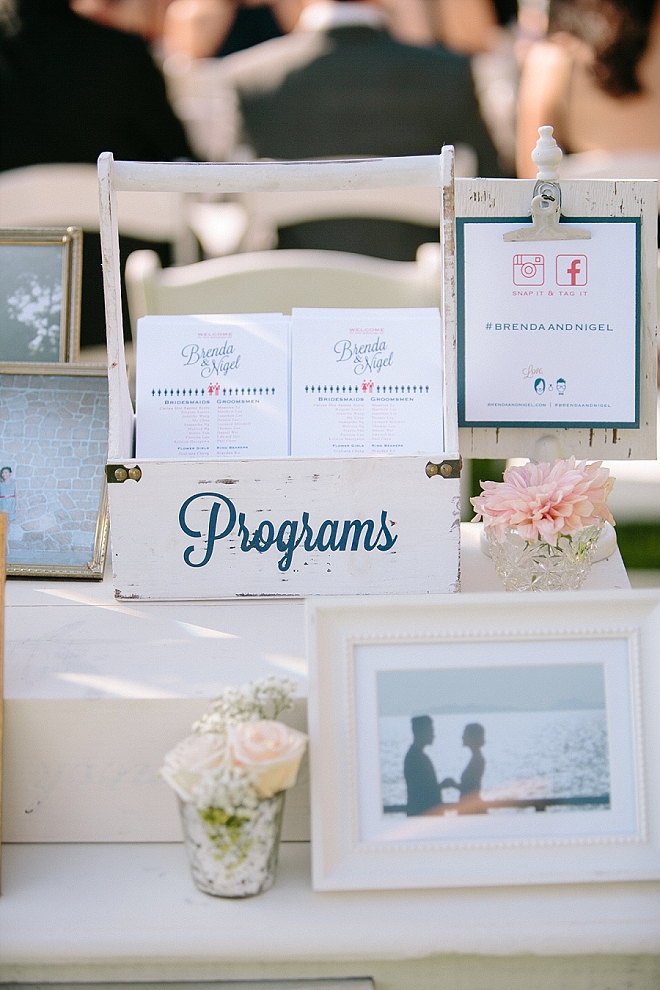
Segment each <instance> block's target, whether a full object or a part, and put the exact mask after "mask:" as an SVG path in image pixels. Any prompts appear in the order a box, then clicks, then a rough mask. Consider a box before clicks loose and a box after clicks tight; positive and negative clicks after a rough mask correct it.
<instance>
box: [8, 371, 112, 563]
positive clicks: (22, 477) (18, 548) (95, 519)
mask: <svg viewBox="0 0 660 990" xmlns="http://www.w3.org/2000/svg"><path fill="white" fill-rule="evenodd" d="M107 446H108V378H107V370H106V368H105V367H104V366H101V365H85V364H7V363H3V364H0V511H4V512H5V513H6V514H7V574H9V575H19V576H22V577H88V578H99V579H100V578H101V577H102V576H103V566H104V562H105V553H106V545H107V535H108V518H107V491H106V480H105V462H106V453H107Z"/></svg>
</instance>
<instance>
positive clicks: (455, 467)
mask: <svg viewBox="0 0 660 990" xmlns="http://www.w3.org/2000/svg"><path fill="white" fill-rule="evenodd" d="M462 467H463V460H462V458H461V457H459V458H458V460H456V461H441V463H440V464H434V463H433V461H429V462H428V464H427V465H426V474H427V476H428V477H429V478H435V477H436V475H440V477H441V478H460V476H461V468H462Z"/></svg>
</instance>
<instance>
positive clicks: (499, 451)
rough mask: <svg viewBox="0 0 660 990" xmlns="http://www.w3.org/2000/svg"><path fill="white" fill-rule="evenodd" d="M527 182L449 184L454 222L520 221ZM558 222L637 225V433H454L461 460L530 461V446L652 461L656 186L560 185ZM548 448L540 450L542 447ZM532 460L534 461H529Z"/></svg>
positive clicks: (561, 453) (528, 194)
mask: <svg viewBox="0 0 660 990" xmlns="http://www.w3.org/2000/svg"><path fill="white" fill-rule="evenodd" d="M534 184H535V180H534V179H529V180H527V179H525V180H522V179H456V186H455V188H456V216H459V217H524V216H529V214H530V204H531V201H532V193H533V190H534ZM561 191H562V208H561V212H562V215H563V216H564V217H567V218H570V217H620V216H630V217H632V216H641V217H642V252H641V254H642V256H641V281H642V297H641V330H640V428H639V429H638V430H607V429H602V428H601V429H593V430H589V429H573V428H563V429H562V428H548V427H531V428H529V429H520V428H504V427H502V428H499V429H495V428H492V429H488V428H481V427H474V428H467V427H465V428H462V429H461V430H460V431H459V432H460V448H461V453H462V454H463V456H464V457H494V458H499V457H523V456H526V457H534V456H535V449H536V443H537V441H539V440H541V439H543V440H544V441H545V438H547V437H550V438H552V440H554V441H555V453H554V456H558V457H568V456H569V455H570V454H575V456H576V457H586V458H601V457H602V458H607V459H608V460H632V459H655V457H656V396H657V385H656V375H657V370H656V348H655V340H656V324H657V290H656V282H657V277H658V268H657V241H656V226H657V215H658V211H657V183H656V182H655V181H649V180H646V181H622V180H617V181H614V180H612V181H608V180H604V179H603V180H595V179H573V180H570V181H562V182H561ZM547 446H549V444H548V443H547V442H546V447H547ZM537 459H538V458H537Z"/></svg>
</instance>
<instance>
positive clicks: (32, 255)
mask: <svg viewBox="0 0 660 990" xmlns="http://www.w3.org/2000/svg"><path fill="white" fill-rule="evenodd" d="M82 236H83V235H82V231H81V230H80V228H78V227H66V228H64V227H62V228H60V227H57V228H55V227H47V228H42V229H29V230H28V229H26V230H22V229H14V230H0V361H26V362H40V363H44V362H48V363H50V362H53V363H55V362H63V361H75V360H76V359H77V357H78V349H79V341H80V294H81V285H82V281H81V280H82Z"/></svg>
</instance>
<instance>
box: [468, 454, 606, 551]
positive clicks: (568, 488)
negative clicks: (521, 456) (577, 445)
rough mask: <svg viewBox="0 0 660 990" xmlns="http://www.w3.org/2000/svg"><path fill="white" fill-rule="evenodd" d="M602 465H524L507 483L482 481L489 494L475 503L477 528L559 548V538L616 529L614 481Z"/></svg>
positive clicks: (509, 475)
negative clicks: (610, 503)
mask: <svg viewBox="0 0 660 990" xmlns="http://www.w3.org/2000/svg"><path fill="white" fill-rule="evenodd" d="M602 463H603V462H602V461H594V462H593V463H591V464H587V462H586V461H576V460H575V458H574V457H569V458H568V460H565V461H555V462H554V464H553V465H550V464H532V463H531V462H529V463H528V464H524V465H523V466H522V467H511V468H509V469H508V470H507V471H505V472H504V480H503V481H501V482H497V481H482V482H481V487H482V489H483V493H482V494H481V495H477V496H475V497H474V498H472V499H471V500H470V501H471V502H472V505H473V506H474V509H475V511H476V513H477V515H476V516H475V522H476V521H477V520H479V519H483V521H484V526H485V528H486V529H487V530H491V531H492V532H493V533H494V534H495V536H496V537H497V538H498V539H499V540H502V539H504V534H505V532H506V530H507V529H515V530H517V532H518V533H519V534H520V535H521V536H522V537H524V539H526V540H529V541H530V542H534V541H536V540H545V541H546V543H550V544H551V545H552V546H557V539H558V537H559V536H570V535H571V534H572V533H577V532H578V531H579V530H581V529H583V528H584V527H585V526H601V525H602V524H603V522H605V521H606V522H610V523H612V524H614V519H613V518H612V514H611V512H610V510H609V509H608V508H607V505H606V502H607V496H608V495H609V493H610V492H611V491H612V488H613V486H614V479H613V478H610V477H609V474H610V472H609V470H608V469H607V468H604V467H601V465H602Z"/></svg>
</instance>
